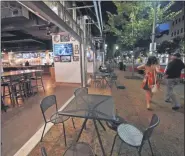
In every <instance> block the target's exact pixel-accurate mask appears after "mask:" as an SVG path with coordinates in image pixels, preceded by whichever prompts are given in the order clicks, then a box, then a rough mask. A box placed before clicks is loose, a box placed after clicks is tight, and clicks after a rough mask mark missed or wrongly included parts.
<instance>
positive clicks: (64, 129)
mask: <svg viewBox="0 0 185 156" xmlns="http://www.w3.org/2000/svg"><path fill="white" fill-rule="evenodd" d="M62 124H63V131H64V141H65V146H67V142H66V130H65V125H64V123H62Z"/></svg>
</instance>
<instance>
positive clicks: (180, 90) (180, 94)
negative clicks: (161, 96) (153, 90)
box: [126, 71, 185, 99]
mask: <svg viewBox="0 0 185 156" xmlns="http://www.w3.org/2000/svg"><path fill="white" fill-rule="evenodd" d="M126 73H127V75H129V76H130V75H132V72H128V71H126ZM134 75H135V76H138V77H140V78H143V75H141V74H138V72H134ZM184 85H185V84H183V83H180V84H178V85H177V86H176V87H175V88H174V92H175V94H176V95H177V96H178V97H179V98H181V99H184ZM161 88H162V90H163V91H165V84H162V85H161Z"/></svg>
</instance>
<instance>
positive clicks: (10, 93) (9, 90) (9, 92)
mask: <svg viewBox="0 0 185 156" xmlns="http://www.w3.org/2000/svg"><path fill="white" fill-rule="evenodd" d="M8 94H9V96H10V101H11V104H13V100H12V92H11V89H10V86H9V85H8Z"/></svg>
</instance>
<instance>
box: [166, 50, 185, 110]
mask: <svg viewBox="0 0 185 156" xmlns="http://www.w3.org/2000/svg"><path fill="white" fill-rule="evenodd" d="M184 68H185V65H184V63H183V62H182V60H181V55H180V54H179V53H175V54H173V55H172V57H171V61H170V62H169V64H168V65H167V69H166V71H165V77H166V78H167V81H166V97H165V98H166V99H165V102H170V99H171V100H172V102H173V104H174V106H173V107H172V109H173V110H178V109H179V108H180V103H179V102H178V101H177V99H176V96H175V94H174V92H173V89H174V87H175V86H176V85H177V84H178V83H179V82H180V75H181V71H182V69H184Z"/></svg>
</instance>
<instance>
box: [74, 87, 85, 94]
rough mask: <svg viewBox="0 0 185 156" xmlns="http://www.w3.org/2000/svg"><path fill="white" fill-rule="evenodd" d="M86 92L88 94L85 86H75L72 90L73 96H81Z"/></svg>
mask: <svg viewBox="0 0 185 156" xmlns="http://www.w3.org/2000/svg"><path fill="white" fill-rule="evenodd" d="M87 94H88V88H86V87H82V88H77V89H76V90H75V91H74V95H75V96H83V95H87Z"/></svg>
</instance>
